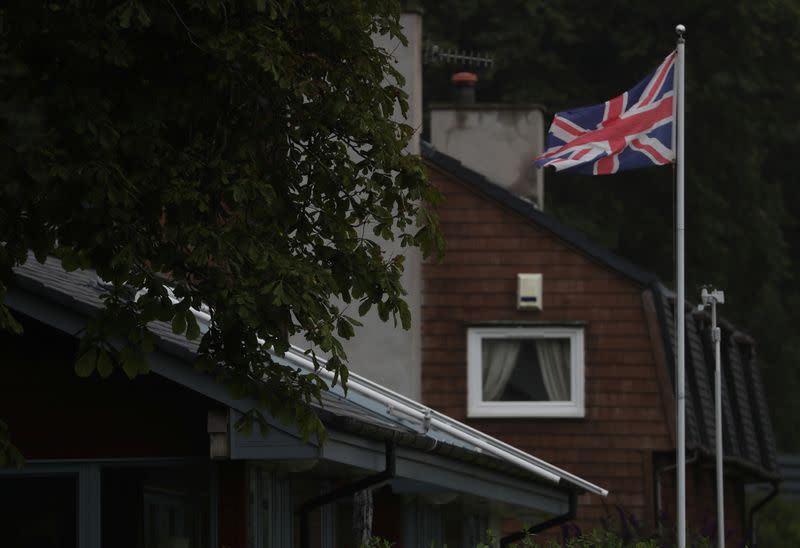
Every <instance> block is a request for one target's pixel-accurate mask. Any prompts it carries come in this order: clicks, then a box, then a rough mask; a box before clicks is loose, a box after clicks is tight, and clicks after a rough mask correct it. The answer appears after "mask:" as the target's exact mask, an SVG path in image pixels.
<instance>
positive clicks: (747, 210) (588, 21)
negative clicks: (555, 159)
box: [423, 0, 800, 450]
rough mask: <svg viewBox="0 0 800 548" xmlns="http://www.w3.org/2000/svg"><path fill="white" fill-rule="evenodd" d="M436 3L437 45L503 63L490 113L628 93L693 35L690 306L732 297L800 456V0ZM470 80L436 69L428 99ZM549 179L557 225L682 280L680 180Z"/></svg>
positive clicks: (783, 433) (430, 25)
mask: <svg viewBox="0 0 800 548" xmlns="http://www.w3.org/2000/svg"><path fill="white" fill-rule="evenodd" d="M423 4H424V6H425V9H426V14H427V18H426V28H427V29H428V32H429V34H430V38H432V39H433V40H434V41H435V42H437V43H440V44H443V45H450V46H458V47H460V48H465V49H468V50H470V49H472V50H478V51H483V52H488V53H491V54H492V55H493V56H494V57H495V64H494V66H493V68H492V69H491V70H490V71H487V72H485V73H483V74H482V75H481V82H480V83H479V87H478V91H477V93H478V96H479V99H480V100H485V101H524V102H537V103H541V104H544V105H545V107H546V109H547V111H548V112H549V113H550V114H552V113H553V112H555V111H559V110H564V109H568V108H573V107H577V106H581V105H587V104H596V103H599V102H601V101H604V100H606V99H609V98H611V97H614V96H616V95H617V94H619V93H620V92H622V91H624V90H626V89H629V88H630V87H631V86H633V85H634V84H635V83H636V82H638V81H639V80H641V79H643V78H644V77H645V76H646V75H647V74H649V73H650V72H651V71H652V70H654V69H655V67H656V66H657V65H658V63H659V62H660V61H661V60H662V59H663V58H664V57H665V56H666V55H667V54H668V53H669V51H670V50H671V49H672V48H673V47H674V44H675V35H674V33H673V28H674V25H675V24H676V23H679V22H680V23H684V24H685V25H686V26H687V28H688V33H687V46H686V49H687V75H686V84H687V106H686V123H687V125H686V131H687V134H686V140H687V143H686V150H687V158H686V161H687V165H686V184H687V190H686V192H687V201H686V205H687V211H686V223H687V242H686V243H687V249H686V251H687V296H688V297H689V298H690V299H696V298H697V296H698V295H699V289H700V286H701V285H702V284H708V283H710V284H715V285H716V286H717V287H720V288H722V289H724V290H725V292H726V296H727V297H728V302H727V303H726V304H725V307H724V311H723V313H724V315H725V316H726V317H727V318H728V319H730V320H733V321H734V322H736V323H737V325H739V326H741V327H742V328H744V329H746V330H748V331H750V332H751V334H752V335H754V336H755V338H756V340H757V341H758V353H759V357H760V361H761V362H762V364H763V365H764V372H765V379H766V382H767V389H768V394H769V400H770V406H771V410H772V412H773V417H774V419H775V423H776V433H777V434H778V438H779V444H780V445H782V446H783V449H785V450H798V449H800V433H799V432H798V430H797V428H796V427H795V425H794V424H793V422H794V417H796V416H797V415H798V413H800V400H798V398H796V397H795V394H796V393H797V390H798V389H800V369H798V368H797V367H796V363H797V360H798V359H800V344H798V343H797V341H796V340H795V339H796V337H795V335H794V332H795V329H794V327H793V326H795V325H797V322H798V321H800V306H798V304H800V291H799V290H798V283H797V282H798V280H797V275H796V272H797V271H798V270H797V268H796V265H797V264H799V263H800V239H798V235H799V234H798V225H797V222H796V219H797V216H798V215H800V193H798V190H797V185H796V183H795V180H794V179H795V178H796V177H795V175H794V173H795V172H796V168H795V165H794V163H795V162H794V157H793V150H794V149H795V148H796V146H797V138H798V126H797V124H796V123H793V121H795V120H797V119H798V117H799V116H800V112H799V111H798V109H800V88H799V87H798V85H797V77H796V74H797V73H798V71H800V40H799V39H798V32H797V29H798V28H800V7H799V6H798V4H797V2H793V1H790V0H776V1H775V2H769V3H752V2H746V1H742V0H736V1H733V2H729V3H727V4H726V5H725V7H724V8H723V7H721V6H720V5H719V4H718V3H716V2H713V1H711V0H702V1H693V2H677V3H674V2H673V3H669V4H665V3H640V4H636V5H633V4H631V3H630V2H622V1H612V2H602V3H600V2H585V1H580V2H579V1H575V0H566V1H564V2H544V1H528V0H510V1H509V2H505V3H504V4H503V7H502V9H498V8H497V4H496V3H495V2H490V1H488V0H471V1H467V2H463V1H459V0H448V1H431V2H424V3H423ZM457 68H458V67H453V66H449V67H435V66H433V67H429V68H428V73H427V74H426V77H427V78H428V81H427V83H429V85H428V86H427V87H426V95H427V97H426V101H431V100H434V101H435V100H437V99H438V100H441V99H442V98H443V97H444V96H445V91H444V89H443V86H442V85H441V84H440V85H439V86H437V85H436V84H435V82H437V81H438V82H440V83H445V82H446V81H447V78H446V73H444V74H443V72H445V71H447V72H449V71H452V70H454V69H457ZM546 177H547V204H546V207H547V210H548V211H549V212H550V213H552V214H554V215H556V216H558V217H560V218H562V219H564V220H565V221H566V222H567V223H568V224H571V225H572V226H576V227H578V228H580V229H582V230H584V231H586V232H587V233H589V234H591V235H592V236H593V237H594V238H595V239H597V240H598V241H600V242H602V243H603V244H605V245H606V246H608V247H609V248H611V249H614V250H615V251H617V252H618V253H620V254H621V255H623V256H625V257H628V258H630V259H631V260H634V261H636V262H638V263H639V264H641V265H643V266H645V267H647V268H649V269H650V270H653V271H654V272H657V273H659V275H660V276H661V278H662V279H663V280H664V281H665V282H667V283H669V282H670V281H671V280H672V279H673V276H674V274H673V257H674V248H673V232H674V231H673V226H674V224H673V206H672V204H673V203H674V199H673V189H672V173H671V171H670V170H669V169H666V168H659V169H647V170H639V171H635V172H628V173H623V174H619V175H615V176H614V177H611V178H603V179H602V180H598V179H597V178H593V177H581V176H570V175H568V174H558V175H555V174H550V173H548V174H547V175H546Z"/></svg>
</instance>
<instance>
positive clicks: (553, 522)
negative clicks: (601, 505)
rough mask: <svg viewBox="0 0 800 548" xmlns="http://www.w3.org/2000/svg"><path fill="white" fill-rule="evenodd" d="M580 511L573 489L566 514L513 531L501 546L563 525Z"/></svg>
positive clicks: (503, 546)
mask: <svg viewBox="0 0 800 548" xmlns="http://www.w3.org/2000/svg"><path fill="white" fill-rule="evenodd" d="M577 513H578V495H577V493H575V491H571V492H570V494H569V510H567V512H566V513H565V514H561V515H560V516H556V517H554V518H551V519H549V520H547V521H543V522H541V523H539V524H537V525H534V526H532V527H528V528H527V529H524V530H522V531H518V532H516V533H511V534H510V535H506V536H504V537H503V538H501V539H500V548H506V547H507V546H509V545H510V544H511V543H512V542H519V541H521V540H523V539H524V538H525V537H527V536H528V535H535V534H536V533H541V532H542V531H545V530H547V529H550V528H551V527H556V526H558V525H562V524H564V523H566V522H568V521H570V520H573V519H575V516H576V515H577Z"/></svg>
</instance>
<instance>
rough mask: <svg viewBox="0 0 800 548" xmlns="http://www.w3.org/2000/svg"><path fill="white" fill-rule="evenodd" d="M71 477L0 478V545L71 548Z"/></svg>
mask: <svg viewBox="0 0 800 548" xmlns="http://www.w3.org/2000/svg"><path fill="white" fill-rule="evenodd" d="M75 487H76V485H75V477H74V476H69V477H51V478H46V477H45V478H11V477H9V478H0V545H2V546H9V547H12V546H13V547H14V548H74V547H75V545H76V544H77V531H76V523H77V520H76V516H77V505H76V502H77V500H78V499H77V496H76V492H75Z"/></svg>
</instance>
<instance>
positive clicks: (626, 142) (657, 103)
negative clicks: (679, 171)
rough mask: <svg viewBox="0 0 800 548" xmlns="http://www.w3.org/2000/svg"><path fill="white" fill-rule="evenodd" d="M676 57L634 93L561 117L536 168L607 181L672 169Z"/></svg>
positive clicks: (634, 90) (551, 129)
mask: <svg viewBox="0 0 800 548" xmlns="http://www.w3.org/2000/svg"><path fill="white" fill-rule="evenodd" d="M675 58H676V52H672V53H671V54H670V55H669V56H668V57H667V58H666V59H664V62H663V63H661V65H660V66H659V67H658V68H657V69H656V70H655V72H653V73H652V74H651V75H650V76H648V77H647V78H645V79H644V80H642V81H641V82H639V83H638V84H636V85H635V86H634V87H633V88H632V89H631V90H630V91H626V92H625V93H623V94H622V95H619V96H618V97H615V98H613V99H611V100H610V101H606V102H605V103H602V104H599V105H594V106H590V107H583V108H577V109H574V110H567V111H564V112H557V113H556V115H555V117H554V118H553V123H552V125H551V126H550V131H549V132H548V133H547V140H546V143H545V146H546V149H545V152H544V154H542V155H541V156H538V157H537V158H535V159H534V163H535V164H536V165H537V166H538V167H546V166H553V167H554V168H556V171H571V172H574V173H582V174H584V175H607V174H610V173H616V172H618V171H625V170H629V169H637V168H640V167H650V166H660V165H664V164H669V163H671V162H672V161H673V159H674V158H675V153H674V151H673V146H672V131H673V127H674V122H673V119H674V114H673V104H674V101H675V97H674V96H675V92H674V85H673V82H674V80H675Z"/></svg>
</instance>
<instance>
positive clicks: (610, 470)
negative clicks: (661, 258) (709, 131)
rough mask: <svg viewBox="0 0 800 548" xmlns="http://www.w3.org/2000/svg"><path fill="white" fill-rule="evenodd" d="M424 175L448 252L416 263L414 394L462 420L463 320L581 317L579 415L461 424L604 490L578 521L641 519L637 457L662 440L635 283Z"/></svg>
mask: <svg viewBox="0 0 800 548" xmlns="http://www.w3.org/2000/svg"><path fill="white" fill-rule="evenodd" d="M431 178H432V180H433V182H434V183H435V184H436V185H437V186H438V187H439V189H440V190H441V191H442V192H443V194H444V195H445V197H446V200H445V203H444V204H443V205H442V206H440V207H439V209H438V211H439V215H440V219H441V221H442V223H441V228H442V231H443V233H444V236H445V239H446V241H447V253H446V256H445V258H444V260H443V261H442V262H441V263H437V262H429V263H426V264H425V265H424V266H423V305H422V333H423V339H422V398H423V401H424V402H425V403H426V404H428V405H431V406H432V407H434V408H436V409H437V410H439V411H442V412H445V413H448V414H450V415H451V416H453V417H454V418H456V419H459V420H465V419H466V402H467V385H466V368H467V356H466V340H467V328H468V326H469V325H470V324H473V323H480V322H487V321H497V320H504V321H521V322H524V321H531V320H536V321H544V322H548V321H551V322H559V321H562V322H563V321H584V322H586V328H585V362H586V370H585V379H586V416H585V418H582V419H563V418H559V419H540V418H525V419H506V418H500V419H474V420H470V421H468V422H469V423H470V424H471V425H473V426H475V427H476V428H479V429H480V430H483V431H485V432H487V433H488V434H490V435H493V436H496V437H498V438H500V439H502V440H504V441H506V442H508V443H511V444H513V445H515V446H517V447H519V448H520V449H522V450H524V451H528V452H530V453H532V454H535V455H537V456H538V457H541V458H543V459H545V460H547V461H549V462H552V463H554V464H556V465H557V466H561V467H563V468H565V469H567V470H569V471H570V472H572V473H575V474H577V475H579V476H581V477H584V478H586V479H587V480H589V481H592V482H594V483H597V484H599V485H602V486H603V487H605V488H607V489H609V490H610V492H611V495H610V498H609V499H608V500H603V499H601V498H600V497H595V496H590V495H584V496H582V497H581V501H580V503H579V506H578V507H579V510H578V523H579V524H580V525H581V526H582V527H592V526H596V525H598V524H599V520H600V518H602V517H603V516H604V515H605V514H606V512H607V511H608V510H607V508H609V507H610V506H613V505H615V504H619V505H622V506H623V507H625V508H626V509H627V510H629V511H632V512H633V513H634V514H635V515H636V516H637V517H638V518H639V519H642V518H645V519H648V518H649V517H650V515H651V514H652V513H653V512H652V501H651V500H650V498H651V495H650V492H651V489H650V488H649V484H650V483H651V482H652V478H651V477H650V476H649V475H648V474H646V473H645V471H646V470H647V469H648V466H647V465H646V463H649V462H651V459H652V456H651V454H652V451H653V450H658V451H665V450H669V449H671V447H672V444H671V441H670V434H669V432H668V431H667V424H668V422H667V421H666V419H665V417H664V415H663V410H664V403H663V401H662V391H661V389H660V387H659V385H658V383H657V381H656V379H657V378H658V376H657V375H656V371H655V362H654V358H653V351H652V346H651V339H650V332H649V330H648V326H647V323H646V320H645V317H644V312H643V306H642V296H641V294H642V286H641V285H640V284H638V283H636V282H634V281H632V280H629V279H627V278H626V277H624V276H622V275H621V274H619V273H618V272H616V271H614V270H613V269H611V268H609V267H607V266H605V265H602V264H599V263H598V262H597V261H595V260H594V259H593V258H591V257H589V256H587V255H585V254H583V253H581V252H580V251H579V250H577V249H575V248H574V247H572V246H571V245H570V244H568V243H566V242H565V241H563V240H561V239H559V238H558V237H556V236H555V235H553V234H552V233H550V232H548V231H547V230H545V229H543V228H542V227H540V226H538V225H536V224H535V223H532V222H530V221H529V220H527V219H525V218H524V217H523V216H521V215H519V214H517V213H516V212H515V211H513V210H510V209H509V208H507V207H505V206H503V205H502V204H499V203H497V202H495V201H493V200H490V199H487V198H486V197H485V196H483V195H481V194H480V193H479V192H477V191H475V190H473V189H472V188H470V187H469V186H467V185H465V184H464V183H462V182H460V181H458V180H456V179H454V178H452V177H451V176H449V175H448V174H446V173H444V172H440V171H438V170H436V169H431ZM526 272H527V273H541V274H542V275H543V310H542V311H541V312H534V313H531V312H520V311H518V310H517V309H516V283H517V280H516V277H517V274H518V273H526Z"/></svg>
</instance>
